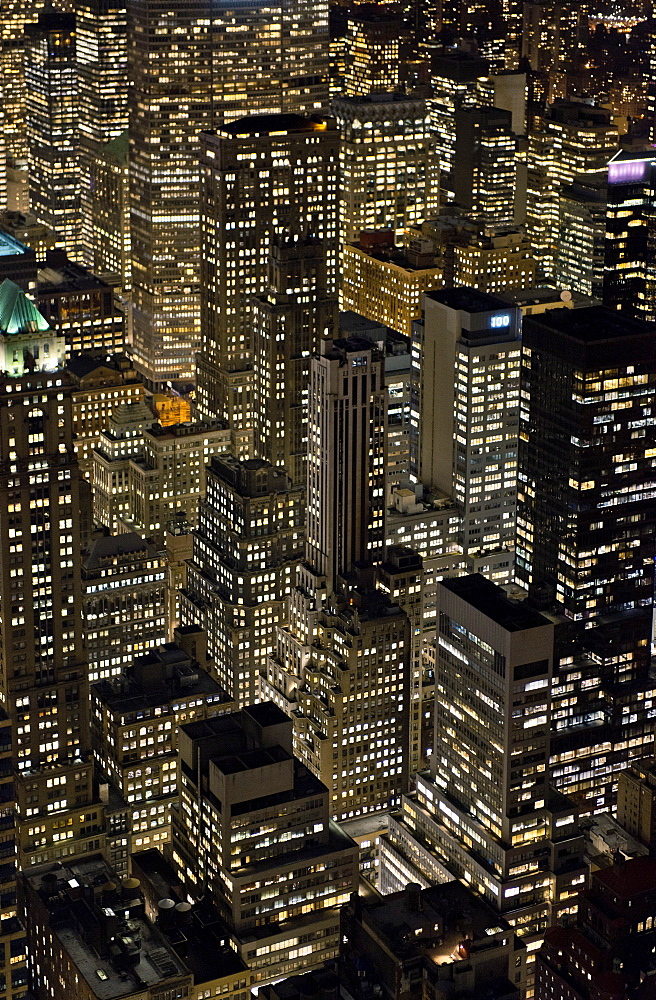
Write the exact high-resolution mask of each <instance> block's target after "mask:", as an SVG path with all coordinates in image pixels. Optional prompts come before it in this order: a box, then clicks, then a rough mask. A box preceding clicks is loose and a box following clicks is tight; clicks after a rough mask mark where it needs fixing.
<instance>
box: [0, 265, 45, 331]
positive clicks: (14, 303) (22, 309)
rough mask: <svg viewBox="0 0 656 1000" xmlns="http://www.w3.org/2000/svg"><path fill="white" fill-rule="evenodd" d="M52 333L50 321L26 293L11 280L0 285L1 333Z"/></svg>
mask: <svg viewBox="0 0 656 1000" xmlns="http://www.w3.org/2000/svg"><path fill="white" fill-rule="evenodd" d="M34 332H39V333H46V332H50V326H49V325H48V321H47V320H46V319H45V318H44V317H43V316H42V315H41V313H40V312H39V310H38V309H37V307H36V306H35V305H34V303H33V302H32V300H31V299H29V298H28V297H27V295H26V294H25V292H24V291H23V290H22V289H21V288H19V286H18V285H17V284H16V283H15V282H14V281H11V280H10V279H9V278H5V280H4V281H3V282H2V284H1V285H0V333H2V334H4V335H5V336H7V335H11V334H17V333H34Z"/></svg>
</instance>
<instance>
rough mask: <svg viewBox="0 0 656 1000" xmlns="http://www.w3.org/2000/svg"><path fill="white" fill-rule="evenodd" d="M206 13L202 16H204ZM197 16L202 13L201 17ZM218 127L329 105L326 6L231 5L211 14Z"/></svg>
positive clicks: (298, 3)
mask: <svg viewBox="0 0 656 1000" xmlns="http://www.w3.org/2000/svg"><path fill="white" fill-rule="evenodd" d="M202 6H203V9H204V15H205V17H207V16H208V14H207V10H206V9H205V7H204V4H203V5H202ZM199 16H200V14H199ZM211 16H212V24H213V35H214V40H215V41H214V51H213V53H212V67H213V68H212V76H213V85H214V95H213V103H214V115H215V122H216V124H217V125H218V126H221V125H225V124H227V123H228V122H231V121H234V119H236V118H242V117H243V116H244V115H248V114H251V113H252V112H256V113H258V114H312V113H313V112H316V111H321V110H322V109H325V107H326V104H327V103H328V78H329V71H330V50H329V33H328V2H327V0H318V2H317V3H315V4H313V5H312V7H311V8H309V7H307V6H306V5H305V4H303V3H302V2H301V0H294V2H293V3H291V4H283V3H282V2H280V0H276V3H275V4H274V5H273V7H262V6H261V5H260V4H257V3H255V2H253V0H248V2H247V3H241V2H240V3H239V4H237V3H229V4H226V6H225V7H221V8H218V9H217V8H213V9H212V12H211Z"/></svg>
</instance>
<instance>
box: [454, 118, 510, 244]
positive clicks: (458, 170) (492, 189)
mask: <svg viewBox="0 0 656 1000" xmlns="http://www.w3.org/2000/svg"><path fill="white" fill-rule="evenodd" d="M455 124H456V142H455V150H454V156H453V190H454V195H455V202H456V203H457V204H458V205H459V206H461V207H462V208H464V209H465V211H466V212H467V213H468V214H469V215H471V216H473V217H474V218H476V219H481V220H482V221H483V222H484V223H487V224H489V225H491V226H495V227H497V228H498V227H500V226H503V225H512V223H513V222H514V220H515V195H516V188H517V151H516V146H517V140H516V138H515V135H514V133H513V129H512V114H511V113H510V111H505V110H504V109H502V108H492V107H485V106H480V105H473V106H467V107H458V108H456V112H455Z"/></svg>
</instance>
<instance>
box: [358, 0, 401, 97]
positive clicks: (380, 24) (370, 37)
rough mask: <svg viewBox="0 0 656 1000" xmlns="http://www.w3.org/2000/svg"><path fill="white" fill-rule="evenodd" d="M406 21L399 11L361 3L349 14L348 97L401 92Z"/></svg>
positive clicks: (390, 7)
mask: <svg viewBox="0 0 656 1000" xmlns="http://www.w3.org/2000/svg"><path fill="white" fill-rule="evenodd" d="M402 38H403V19H402V17H401V13H400V11H399V9H398V8H395V7H393V6H391V5H389V6H385V5H384V4H358V5H357V6H356V7H355V8H353V9H352V10H350V11H349V13H348V26H347V32H346V58H345V69H346V72H345V74H344V94H345V96H346V97H365V96H366V95H367V94H381V93H390V92H393V91H395V90H399V89H400V88H399V85H400V73H399V70H400V59H399V45H400V42H401V41H402Z"/></svg>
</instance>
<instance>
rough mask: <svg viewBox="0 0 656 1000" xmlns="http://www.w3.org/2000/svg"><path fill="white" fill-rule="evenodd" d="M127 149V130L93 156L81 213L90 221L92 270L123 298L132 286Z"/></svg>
mask: <svg viewBox="0 0 656 1000" xmlns="http://www.w3.org/2000/svg"><path fill="white" fill-rule="evenodd" d="M128 149H129V136H128V132H127V129H126V131H125V132H122V133H121V135H120V136H118V138H116V139H112V140H111V142H108V143H105V145H104V146H102V147H101V148H100V149H99V150H98V151H97V152H96V153H95V155H94V157H93V158H92V160H91V161H90V172H89V192H88V193H87V194H86V195H85V198H88V205H85V207H84V209H83V215H84V218H85V219H86V218H87V216H88V217H89V218H91V219H93V225H92V227H91V230H90V231H89V229H88V228H86V229H84V231H83V239H84V243H85V246H88V253H89V263H90V266H91V270H92V271H93V272H94V273H95V274H97V275H99V276H102V277H104V278H105V279H106V280H108V281H110V282H111V283H112V284H113V285H115V286H116V287H117V288H119V289H120V290H121V292H122V293H123V294H125V295H127V294H128V293H129V291H130V288H131V284H132V259H131V251H130V198H129V170H128Z"/></svg>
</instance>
